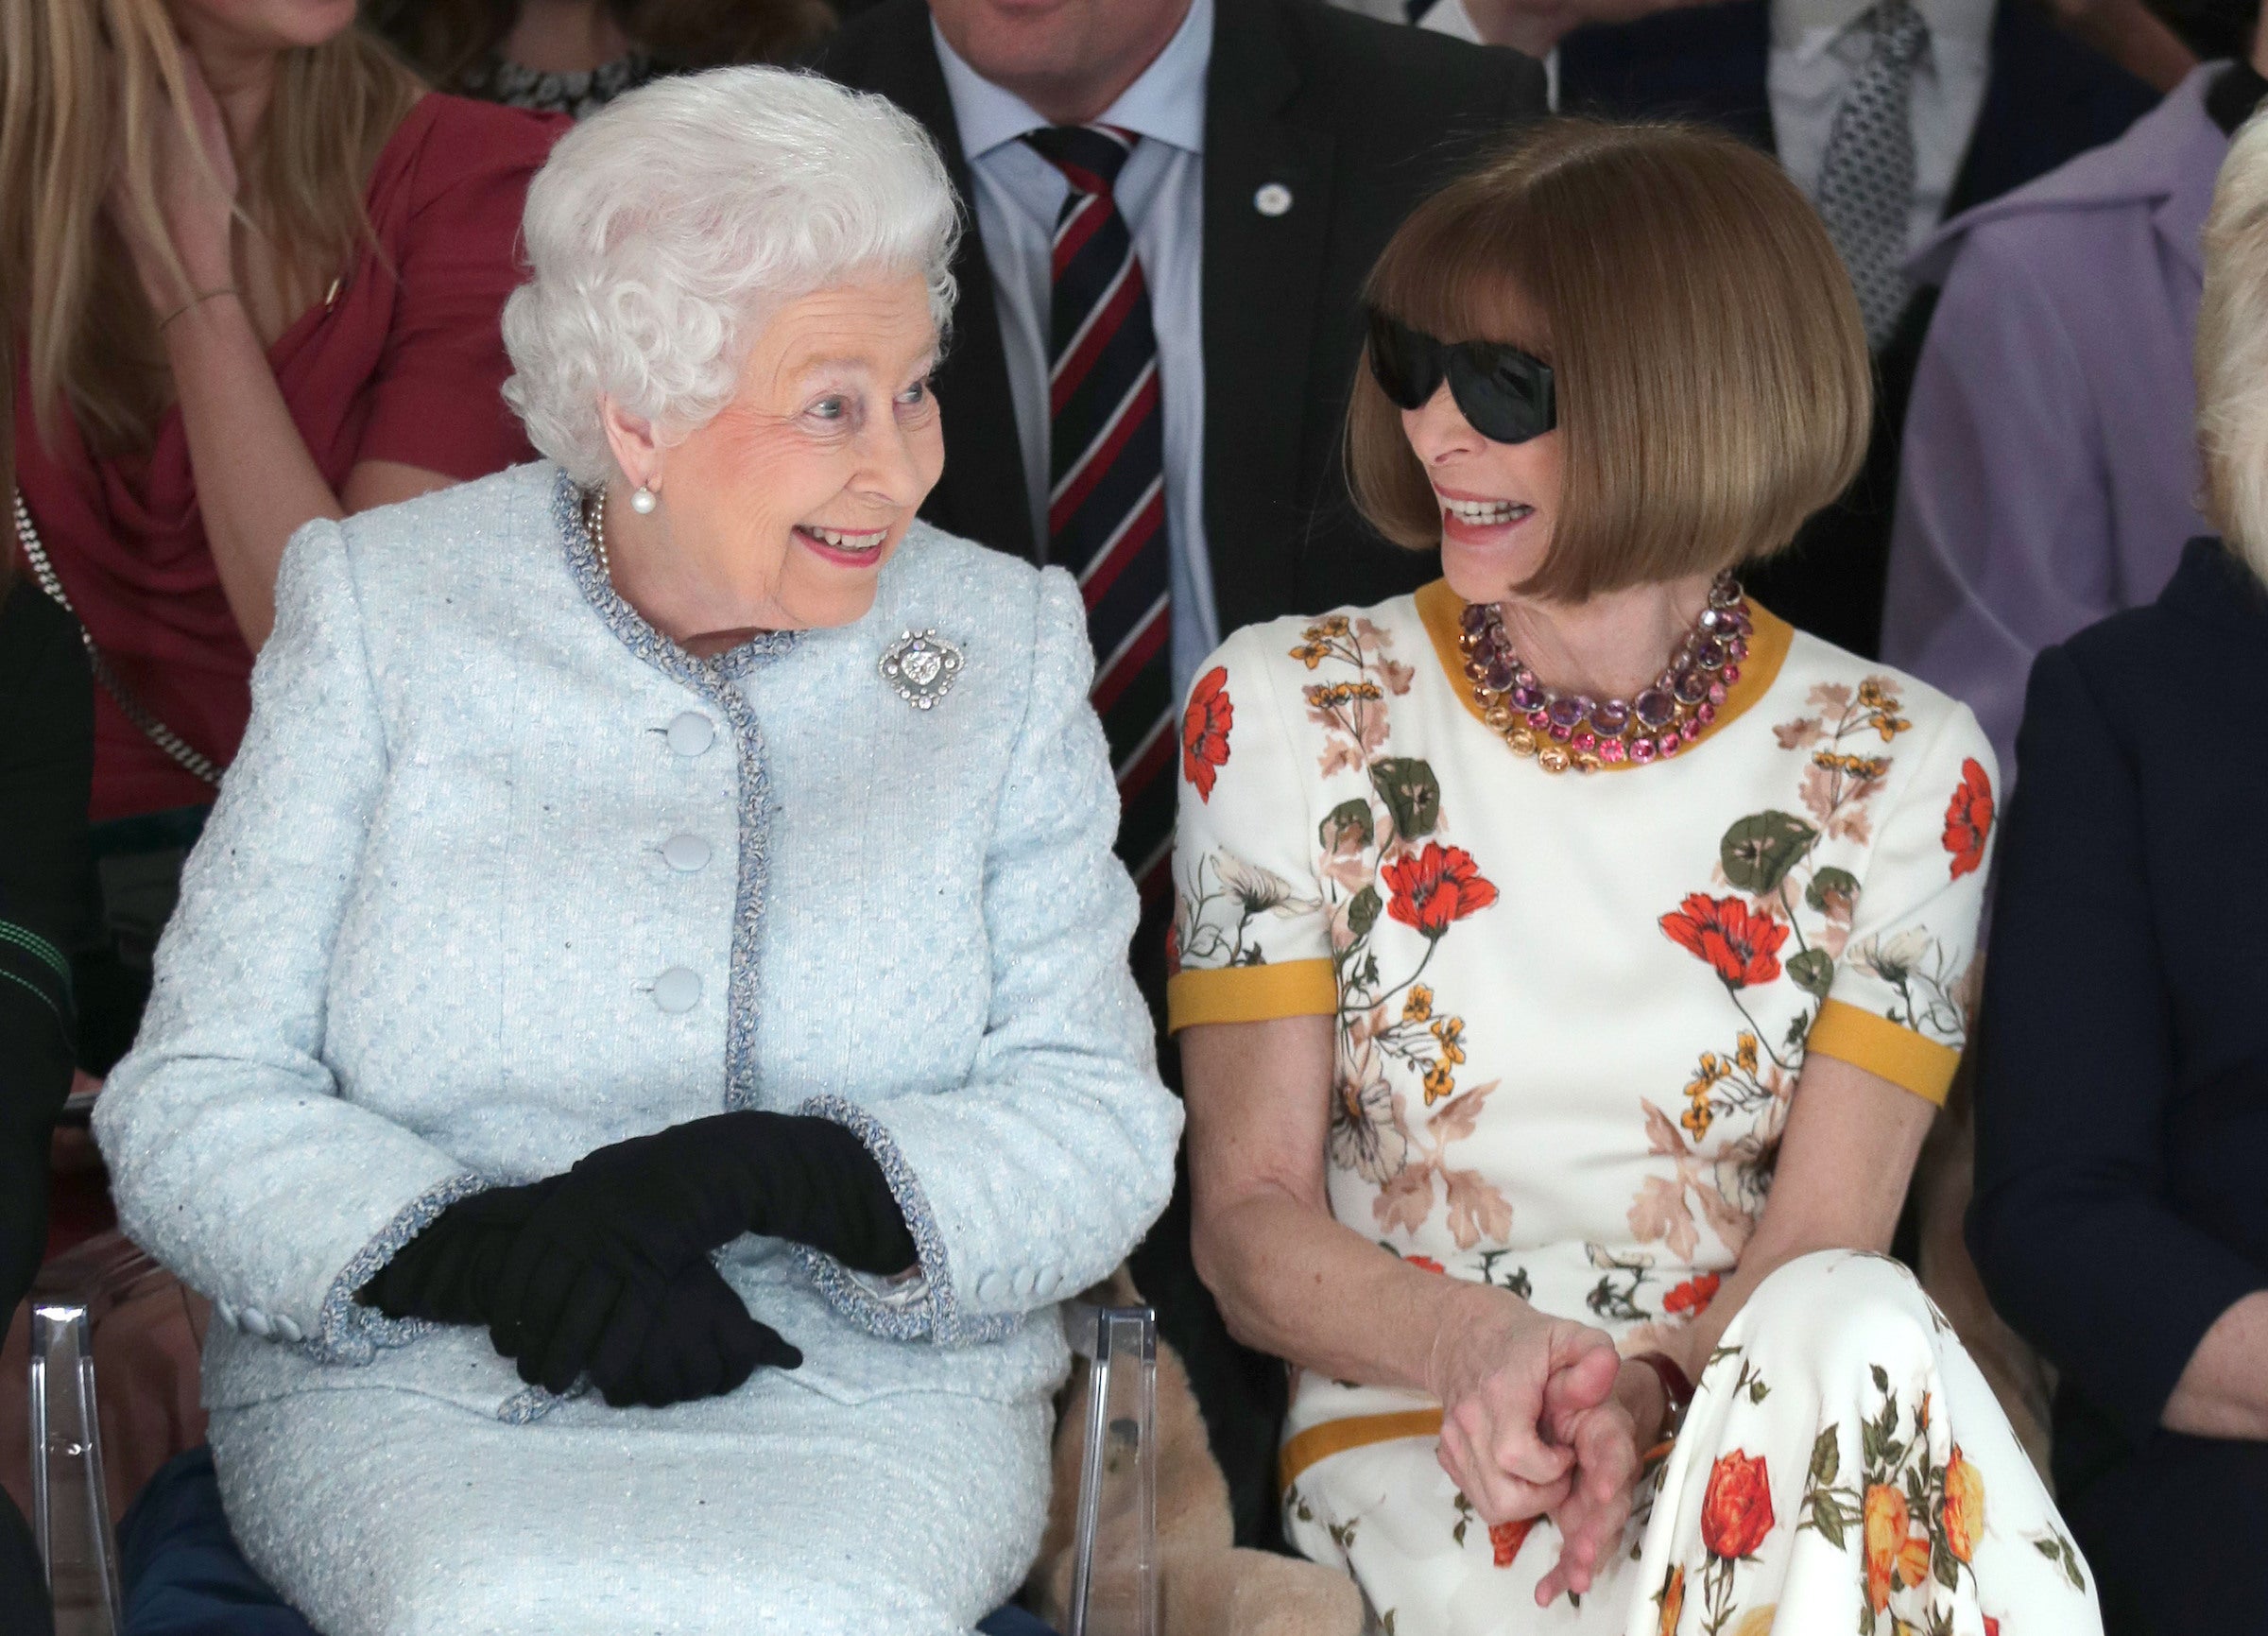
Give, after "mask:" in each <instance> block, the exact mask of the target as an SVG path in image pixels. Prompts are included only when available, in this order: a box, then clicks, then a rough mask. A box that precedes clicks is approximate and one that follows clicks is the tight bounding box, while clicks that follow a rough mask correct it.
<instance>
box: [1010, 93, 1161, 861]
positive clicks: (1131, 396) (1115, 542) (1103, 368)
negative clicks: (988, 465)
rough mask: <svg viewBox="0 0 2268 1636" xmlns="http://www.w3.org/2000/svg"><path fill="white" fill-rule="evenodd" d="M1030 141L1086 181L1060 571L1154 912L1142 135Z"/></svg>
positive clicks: (1068, 203) (1052, 347)
mask: <svg viewBox="0 0 2268 1636" xmlns="http://www.w3.org/2000/svg"><path fill="white" fill-rule="evenodd" d="M1024 140H1025V141H1026V142H1028V143H1030V144H1031V145H1032V146H1033V147H1035V148H1036V149H1038V150H1039V152H1040V154H1041V156H1042V157H1044V158H1045V159H1046V160H1047V161H1048V163H1049V164H1053V165H1054V166H1055V167H1056V168H1057V170H1060V171H1061V172H1062V173H1063V175H1064V178H1065V179H1066V180H1067V181H1069V182H1070V183H1071V192H1070V193H1069V194H1068V195H1067V196H1066V197H1065V198H1064V200H1063V209H1062V211H1061V213H1060V214H1059V215H1057V217H1056V237H1055V253H1054V258H1053V284H1054V290H1053V299H1052V301H1051V307H1050V318H1049V323H1048V328H1049V337H1048V414H1049V421H1050V425H1049V436H1048V502H1047V544H1048V560H1049V561H1050V562H1052V563H1056V564H1058V565H1060V566H1061V567H1063V568H1066V569H1068V570H1070V572H1071V573H1072V574H1073V575H1074V576H1075V577H1077V579H1078V582H1079V589H1080V591H1081V593H1082V594H1084V596H1085V598H1086V602H1087V635H1088V638H1089V640H1090V641H1091V642H1092V643H1093V645H1094V655H1095V668H1094V688H1093V692H1092V694H1091V697H1092V699H1093V702H1094V708H1095V712H1096V714H1097V715H1100V716H1101V717H1102V718H1103V735H1104V737H1105V738H1106V739H1108V741H1109V746H1110V765H1111V767H1112V770H1113V771H1114V772H1115V773H1116V774H1117V778H1118V800H1119V825H1118V855H1119V858H1120V860H1121V861H1122V862H1123V863H1125V866H1126V868H1127V870H1129V871H1130V872H1131V873H1132V874H1133V876H1134V881H1135V884H1136V885H1137V886H1138V887H1141V888H1142V893H1143V899H1144V900H1145V902H1148V901H1152V900H1154V899H1156V898H1157V897H1158V896H1159V895H1160V894H1161V893H1162V891H1163V889H1164V887H1165V885H1166V881H1167V872H1166V867H1167V864H1168V862H1169V858H1170V854H1171V851H1172V847H1173V833H1174V793H1175V792H1174V781H1173V777H1172V772H1173V765H1174V743H1175V740H1174V734H1173V732H1172V726H1173V717H1174V697H1173V665H1172V659H1173V655H1172V643H1171V641H1170V638H1171V636H1172V633H1173V612H1172V607H1171V599H1170V595H1169V588H1170V569H1169V559H1168V556H1167V548H1166V531H1165V437H1164V420H1163V415H1162V412H1161V409H1160V395H1159V380H1158V336H1157V334H1156V332H1155V331H1154V330H1153V329H1152V328H1151V327H1150V292H1149V286H1148V285H1147V284H1145V283H1144V282H1143V276H1142V263H1141V261H1140V260H1139V259H1138V258H1137V257H1136V256H1135V254H1134V235H1133V234H1132V233H1131V232H1129V231H1128V230H1127V227H1126V220H1125V216H1123V215H1120V214H1119V210H1118V202H1117V200H1116V199H1115V198H1112V196H1111V189H1112V187H1113V186H1114V185H1115V184H1116V183H1117V181H1118V174H1119V171H1120V170H1121V169H1122V168H1123V167H1124V166H1125V163H1126V158H1127V156H1128V155H1129V154H1131V153H1132V152H1133V151H1134V144H1135V143H1136V142H1137V141H1139V140H1140V138H1138V137H1136V136H1134V135H1132V134H1130V133H1128V132H1125V131H1120V130H1115V129H1108V128H1106V127H1103V126H1095V125H1089V126H1054V127H1051V128H1049V129H1045V130H1035V131H1032V132H1031V133H1030V134H1028V135H1027V136H1025V138H1024Z"/></svg>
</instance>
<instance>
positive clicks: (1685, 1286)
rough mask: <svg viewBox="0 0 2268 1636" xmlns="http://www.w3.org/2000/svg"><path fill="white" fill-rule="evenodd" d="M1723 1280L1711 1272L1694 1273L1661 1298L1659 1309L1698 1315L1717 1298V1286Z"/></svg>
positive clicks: (1707, 1308)
mask: <svg viewBox="0 0 2268 1636" xmlns="http://www.w3.org/2000/svg"><path fill="white" fill-rule="evenodd" d="M1724 1282H1725V1281H1724V1279H1723V1278H1721V1277H1720V1276H1718V1275H1717V1274H1716V1273H1713V1272H1703V1273H1696V1274H1695V1275H1694V1276H1692V1278H1689V1279H1687V1280H1686V1281H1685V1282H1684V1283H1681V1284H1679V1285H1678V1286H1677V1287H1676V1288H1675V1289H1673V1290H1671V1291H1670V1293H1669V1294H1667V1295H1665V1296H1663V1297H1662V1298H1661V1310H1662V1311H1664V1312H1674V1313H1682V1314H1683V1315H1685V1316H1686V1317H1700V1316H1701V1315H1702V1314H1703V1313H1705V1312H1707V1311H1708V1310H1709V1303H1710V1301H1712V1300H1716V1299H1717V1286H1718V1285H1719V1284H1721V1283H1724Z"/></svg>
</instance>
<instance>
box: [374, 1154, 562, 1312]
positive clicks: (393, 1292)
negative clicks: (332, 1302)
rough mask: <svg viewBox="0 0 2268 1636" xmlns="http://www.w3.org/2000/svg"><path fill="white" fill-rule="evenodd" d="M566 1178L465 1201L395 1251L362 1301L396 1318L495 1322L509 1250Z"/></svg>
mask: <svg viewBox="0 0 2268 1636" xmlns="http://www.w3.org/2000/svg"><path fill="white" fill-rule="evenodd" d="M560 1180H562V1179H561V1178H560V1177H557V1176H547V1177H545V1178H544V1179H543V1180H541V1181H530V1182H526V1183H524V1184H522V1185H520V1186H516V1187H491V1188H489V1189H487V1190H486V1191H485V1192H481V1193H474V1194H469V1195H467V1196H466V1197H463V1198H460V1199H458V1200H457V1201H456V1202H455V1203H454V1204H452V1205H449V1206H448V1207H446V1208H445V1209H443V1210H442V1212H441V1213H440V1214H438V1215H437V1216H435V1217H434V1218H433V1219H432V1220H431V1221H430V1222H428V1223H426V1225H425V1227H424V1230H423V1231H421V1232H420V1233H419V1234H418V1235H417V1236H416V1237H415V1238H413V1239H411V1240H410V1241H409V1242H408V1243H407V1244H405V1245H404V1246H403V1247H402V1248H401V1249H397V1250H396V1251H394V1255H393V1259H392V1260H391V1261H388V1262H387V1264H386V1265H385V1266H382V1267H380V1268H379V1269H378V1271H377V1274H376V1275H375V1276H374V1277H372V1278H371V1280H370V1281H369V1283H366V1284H364V1285H363V1286H362V1287H361V1288H360V1289H358V1290H356V1291H355V1292H354V1299H355V1300H357V1301H359V1302H361V1303H362V1304H363V1305H364V1306H370V1307H376V1308H377V1309H378V1310H379V1311H380V1312H382V1313H384V1314H386V1316H387V1317H422V1318H431V1319H433V1320H434V1321H436V1322H438V1323H476V1324H486V1323H488V1322H489V1321H490V1294H491V1293H492V1291H493V1289H494V1286H495V1282H496V1277H497V1274H498V1273H500V1272H501V1271H502V1270H503V1268H504V1257H505V1252H506V1251H507V1249H510V1248H511V1244H512V1240H513V1239H514V1238H515V1237H516V1236H518V1234H519V1231H520V1230H521V1229H522V1228H523V1227H525V1226H526V1225H527V1220H528V1216H529V1215H530V1214H532V1213H533V1211H534V1209H535V1206H536V1203H537V1201H538V1200H539V1199H541V1198H544V1197H549V1196H550V1195H551V1194H552V1193H553V1192H554V1191H556V1190H557V1189H558V1185H559V1182H560Z"/></svg>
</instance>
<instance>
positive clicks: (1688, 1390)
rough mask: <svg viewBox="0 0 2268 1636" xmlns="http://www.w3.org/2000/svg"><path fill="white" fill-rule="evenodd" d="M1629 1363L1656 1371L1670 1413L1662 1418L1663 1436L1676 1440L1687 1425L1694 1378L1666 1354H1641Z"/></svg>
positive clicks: (1656, 1377)
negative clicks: (1680, 1430)
mask: <svg viewBox="0 0 2268 1636" xmlns="http://www.w3.org/2000/svg"><path fill="white" fill-rule="evenodd" d="M1629 1361H1630V1362H1632V1363H1634V1364H1643V1365H1644V1366H1645V1367H1646V1368H1648V1369H1652V1370H1653V1371H1654V1378H1655V1379H1656V1380H1658V1381H1659V1382H1661V1395H1662V1397H1663V1398H1665V1399H1666V1400H1667V1401H1668V1404H1669V1412H1668V1413H1667V1414H1665V1415H1663V1416H1662V1422H1661V1435H1662V1437H1663V1438H1675V1436H1676V1435H1677V1433H1678V1430H1679V1429H1680V1428H1681V1427H1682V1426H1683V1425H1684V1424H1685V1411H1686V1410H1687V1409H1688V1408H1689V1407H1691V1406H1692V1401H1693V1383H1692V1377H1691V1376H1689V1375H1687V1373H1686V1372H1685V1370H1684V1369H1681V1368H1680V1367H1678V1363H1677V1360H1676V1359H1675V1358H1674V1357H1671V1356H1669V1355H1668V1354H1667V1353H1665V1352H1639V1353H1637V1354H1636V1355H1635V1356H1633V1357H1632V1358H1631V1359H1630V1360H1629Z"/></svg>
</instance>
